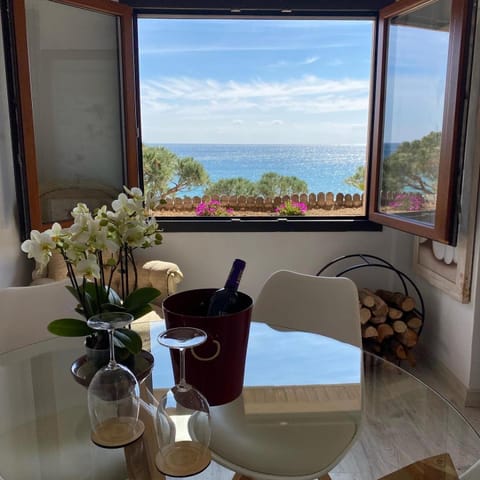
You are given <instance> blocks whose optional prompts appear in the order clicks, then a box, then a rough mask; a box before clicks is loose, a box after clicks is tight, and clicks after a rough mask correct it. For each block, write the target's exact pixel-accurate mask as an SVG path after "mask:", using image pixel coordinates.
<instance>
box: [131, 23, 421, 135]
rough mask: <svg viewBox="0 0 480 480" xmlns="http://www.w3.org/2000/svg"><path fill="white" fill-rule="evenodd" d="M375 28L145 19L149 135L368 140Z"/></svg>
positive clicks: (142, 42) (142, 43)
mask: <svg viewBox="0 0 480 480" xmlns="http://www.w3.org/2000/svg"><path fill="white" fill-rule="evenodd" d="M372 30H373V24H372V22H371V21H370V20H362V21H338V20H328V21H318V20H287V21H285V20H266V19H258V20H246V19H234V20H230V19H229V20H221V19H202V20H200V19H139V52H140V58H139V61H140V85H141V98H142V135H143V141H144V142H146V143H274V144H278V143H291V144H295V143H297V144H364V143H366V137H367V124H368V108H369V94H370V75H371V58H372V34H373V31H372ZM413 76H415V75H413V74H407V77H413ZM424 78H425V75H424ZM416 80H418V79H416ZM393 113H394V111H393ZM427 133H428V132H427ZM392 135H393V136H400V137H401V136H402V135H403V136H404V133H403V132H402V131H399V132H395V133H392ZM392 140H393V141H398V140H396V139H395V138H393V139H392Z"/></svg>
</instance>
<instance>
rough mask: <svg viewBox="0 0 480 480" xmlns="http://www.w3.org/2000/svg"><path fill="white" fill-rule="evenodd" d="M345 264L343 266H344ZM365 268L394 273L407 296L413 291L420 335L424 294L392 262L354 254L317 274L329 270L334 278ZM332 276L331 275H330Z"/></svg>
mask: <svg viewBox="0 0 480 480" xmlns="http://www.w3.org/2000/svg"><path fill="white" fill-rule="evenodd" d="M352 259H353V260H359V261H361V263H356V264H354V265H351V260H352ZM346 261H350V262H349V265H348V266H345V262H346ZM342 264H343V265H342ZM363 268H379V269H384V270H388V271H390V272H392V273H393V274H395V275H396V277H397V278H398V280H399V282H400V284H401V286H402V288H403V293H404V294H405V295H407V296H410V297H411V296H412V290H413V291H414V292H415V296H416V297H417V300H418V302H419V304H420V305H419V307H418V308H417V307H415V309H414V310H413V312H414V313H415V314H416V315H418V316H419V317H420V318H421V319H422V324H421V326H420V328H419V330H418V335H419V336H420V333H421V331H422V329H423V324H424V321H425V303H424V301H423V297H422V294H421V293H420V290H419V289H418V287H417V285H415V283H414V282H413V280H412V279H411V278H410V277H409V276H408V275H406V274H405V273H403V272H402V271H400V270H398V268H396V267H395V266H394V265H392V264H391V263H390V262H387V261H386V260H384V259H383V258H380V257H377V256H375V255H370V254H366V253H353V254H350V255H343V256H341V257H337V258H335V259H334V260H332V261H331V262H328V263H327V264H326V265H324V266H323V267H322V268H321V269H320V270H319V271H318V272H317V273H316V275H317V276H320V275H323V274H325V272H326V271H327V270H332V269H333V272H334V276H336V277H342V276H346V275H347V274H348V273H349V272H353V271H355V270H359V269H363ZM330 276H331V275H330Z"/></svg>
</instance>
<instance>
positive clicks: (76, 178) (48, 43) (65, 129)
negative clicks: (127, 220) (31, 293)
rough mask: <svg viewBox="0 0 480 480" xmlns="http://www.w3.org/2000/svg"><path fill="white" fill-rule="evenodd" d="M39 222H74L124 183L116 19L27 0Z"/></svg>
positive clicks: (116, 191) (55, 4) (49, 3)
mask: <svg viewBox="0 0 480 480" xmlns="http://www.w3.org/2000/svg"><path fill="white" fill-rule="evenodd" d="M25 6H26V10H27V36H28V50H29V62H30V77H31V89H32V104H33V115H34V129H35V148H36V158H37V169H38V180H39V192H40V200H41V208H42V222H43V223H49V222H52V221H58V220H65V219H69V218H70V216H69V212H70V210H71V209H72V207H73V206H74V205H75V204H76V203H77V202H79V201H82V202H85V203H87V204H88V205H89V206H90V207H91V208H94V207H96V206H99V205H101V204H103V203H105V202H108V201H110V200H111V199H112V198H114V197H115V196H116V195H117V194H118V191H119V190H120V189H121V187H122V183H123V181H122V179H123V171H122V170H123V167H122V165H123V162H122V159H123V155H124V154H123V138H122V117H121V116H122V111H121V106H120V88H121V85H120V79H119V78H120V77H119V48H118V43H117V39H118V35H117V28H118V27H117V19H116V17H115V16H113V15H108V14H99V13H96V12H92V11H88V10H85V9H79V8H75V7H71V6H67V5H62V4H59V3H55V2H51V1H49V0H26V2H25Z"/></svg>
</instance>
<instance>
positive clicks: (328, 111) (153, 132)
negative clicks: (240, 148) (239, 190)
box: [141, 75, 370, 143]
mask: <svg viewBox="0 0 480 480" xmlns="http://www.w3.org/2000/svg"><path fill="white" fill-rule="evenodd" d="M369 87H370V82H369V80H368V79H367V80H358V79H350V78H344V79H340V80H329V79H322V78H319V77H316V76H312V75H311V76H302V77H299V78H292V79H289V80H285V81H265V80H260V79H258V80H252V81H248V82H241V81H238V80H237V81H233V80H230V81H219V80H213V79H196V78H190V77H181V78H173V77H170V78H163V79H161V80H155V81H153V80H151V81H146V82H143V83H142V85H141V96H142V130H143V133H144V137H145V138H147V139H148V140H149V141H152V139H153V138H164V139H166V140H165V141H173V140H168V139H169V138H170V139H171V138H177V137H178V135H182V136H184V137H185V138H189V139H190V140H189V141H193V138H197V137H198V136H200V137H201V138H204V139H205V141H207V140H206V139H207V138H208V139H209V141H211V142H215V141H217V137H213V133H211V132H217V131H222V132H226V131H227V130H228V129H229V128H231V129H232V130H231V132H232V133H231V135H232V136H231V137H229V136H228V135H227V134H226V133H225V136H220V137H219V140H218V141H224V140H225V141H226V140H227V139H230V140H229V141H231V142H235V141H237V140H238V139H237V138H234V137H233V135H234V133H233V132H238V134H239V135H240V134H241V135H244V136H245V137H244V138H245V141H246V142H247V143H248V142H249V141H252V140H253V138H257V137H258V136H259V135H265V137H262V138H264V139H267V138H268V137H267V136H268V135H271V138H272V139H273V138H277V137H278V136H280V137H281V138H282V139H283V138H284V137H285V139H286V137H287V136H288V137H292V138H293V136H294V135H301V136H302V141H307V138H306V136H307V133H308V135H311V137H312V138H311V142H312V143H316V142H318V141H319V132H318V126H319V125H320V124H322V123H325V124H328V125H330V127H329V128H328V131H327V130H326V131H325V132H324V135H325V140H324V141H325V142H327V143H328V142H329V141H330V140H332V141H333V138H330V137H331V136H332V134H333V133H332V128H333V127H332V125H335V124H339V125H343V128H342V130H345V129H346V128H347V127H346V125H347V124H348V125H352V124H354V123H358V124H362V122H364V123H363V124H364V125H365V127H364V128H366V122H367V115H368V100H369ZM256 130H258V131H256ZM347 130H348V131H351V127H349V128H348V129H347ZM176 131H178V132H179V134H178V135H177V134H176V133H175V132H176ZM338 131H340V130H338ZM345 131H346V130H345ZM159 132H162V135H160V134H159ZM187 132H188V133H187ZM268 132H270V133H268ZM328 132H330V133H328ZM182 138H183V137H182ZM362 140H363V139H362ZM259 141H260V140H259ZM265 141H267V140H265ZM352 141H353V139H352ZM355 141H357V140H355ZM267 143H268V142H267Z"/></svg>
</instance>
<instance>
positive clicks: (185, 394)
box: [155, 327, 211, 477]
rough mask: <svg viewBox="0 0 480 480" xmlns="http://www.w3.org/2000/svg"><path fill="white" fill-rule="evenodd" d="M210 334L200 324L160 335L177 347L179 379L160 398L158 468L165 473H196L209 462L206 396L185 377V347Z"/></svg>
mask: <svg viewBox="0 0 480 480" xmlns="http://www.w3.org/2000/svg"><path fill="white" fill-rule="evenodd" d="M206 339H207V334H206V333H205V332H204V331H203V330H200V329H198V328H192V327H178V328H171V329H168V330H166V331H165V332H163V333H161V334H160V335H159V336H158V342H159V343H160V345H163V346H165V347H168V348H170V349H171V350H178V356H179V375H178V382H177V383H176V384H175V386H173V387H172V388H171V389H170V390H168V391H167V392H166V393H165V394H164V395H163V396H162V398H161V399H160V402H159V405H158V408H157V415H156V428H157V437H158V445H159V451H158V453H157V455H156V458H155V463H156V466H157V468H158V469H159V470H160V471H161V472H162V473H163V474H165V475H170V476H175V477H186V476H190V475H195V474H197V473H199V472H201V471H202V470H204V469H205V468H207V466H208V465H209V464H210V461H211V453H210V450H209V448H208V447H209V443H210V435H211V426H210V408H209V405H208V401H207V399H206V398H205V397H204V396H203V395H202V394H201V393H200V392H199V391H198V390H196V389H195V388H194V387H193V386H192V385H190V384H188V383H187V382H186V380H185V350H186V349H187V348H193V347H196V346H198V345H201V344H202V343H203V342H205V341H206Z"/></svg>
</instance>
